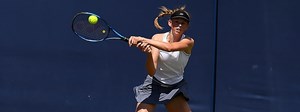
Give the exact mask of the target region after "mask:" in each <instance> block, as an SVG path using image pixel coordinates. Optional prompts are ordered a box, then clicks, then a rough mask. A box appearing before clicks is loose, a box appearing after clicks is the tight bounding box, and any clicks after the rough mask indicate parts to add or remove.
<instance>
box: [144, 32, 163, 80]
mask: <svg viewBox="0 0 300 112" xmlns="http://www.w3.org/2000/svg"><path fill="white" fill-rule="evenodd" d="M152 40H155V41H159V40H160V39H159V38H158V37H154V36H153V37H152ZM150 47H151V52H150V53H147V60H146V69H147V71H148V74H149V75H150V76H153V75H154V74H155V72H156V68H157V60H158V56H159V49H157V48H156V47H154V46H150Z"/></svg>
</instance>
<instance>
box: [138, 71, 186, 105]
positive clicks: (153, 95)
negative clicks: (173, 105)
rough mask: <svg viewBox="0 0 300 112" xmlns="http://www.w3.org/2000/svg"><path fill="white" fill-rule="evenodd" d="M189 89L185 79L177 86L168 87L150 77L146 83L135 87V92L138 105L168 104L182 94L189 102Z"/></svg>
mask: <svg viewBox="0 0 300 112" xmlns="http://www.w3.org/2000/svg"><path fill="white" fill-rule="evenodd" d="M187 88H188V87H187V82H186V81H185V80H184V79H182V80H181V81H180V82H178V83H176V84H173V85H167V84H163V83H161V82H160V81H159V80H157V79H156V78H155V77H151V76H149V75H148V76H147V78H146V80H145V81H144V83H143V84H141V85H139V86H136V87H134V88H133V91H134V93H135V99H136V101H137V102H138V103H147V104H166V103H168V102H169V101H170V100H171V99H172V98H174V97H176V96H177V95H181V94H182V95H183V96H184V98H185V99H186V100H187V101H188V100H189V97H188V93H187Z"/></svg>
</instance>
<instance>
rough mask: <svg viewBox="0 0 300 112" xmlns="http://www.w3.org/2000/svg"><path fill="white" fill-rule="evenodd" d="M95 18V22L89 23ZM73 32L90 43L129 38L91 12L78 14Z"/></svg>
mask: <svg viewBox="0 0 300 112" xmlns="http://www.w3.org/2000/svg"><path fill="white" fill-rule="evenodd" d="M91 16H93V20H94V21H92V22H91V21H89V19H90V17H91ZM72 30H73V32H74V33H75V34H76V35H77V36H79V37H80V38H82V39H83V40H86V41H89V42H101V41H104V40H123V41H125V42H128V38H127V37H125V36H123V35H121V34H120V33H118V32H117V31H116V30H115V29H113V28H112V27H111V26H110V25H109V24H108V23H107V22H106V21H105V20H104V19H103V18H101V17H100V16H98V15H96V14H93V13H90V12H80V13H77V14H76V15H75V16H74V18H73V21H72Z"/></svg>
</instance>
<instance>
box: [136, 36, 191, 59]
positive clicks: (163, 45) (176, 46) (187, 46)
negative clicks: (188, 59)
mask: <svg viewBox="0 0 300 112" xmlns="http://www.w3.org/2000/svg"><path fill="white" fill-rule="evenodd" d="M159 35H160V34H156V35H154V38H155V37H158V36H159ZM138 40H139V41H141V42H145V43H148V44H150V45H152V46H154V47H156V48H158V49H161V50H164V51H169V52H170V51H185V52H186V53H189V54H190V53H191V50H192V47H193V46H194V40H193V39H192V38H190V37H187V38H184V39H182V40H180V41H179V42H172V43H167V42H162V41H158V40H154V39H147V38H139V39H138Z"/></svg>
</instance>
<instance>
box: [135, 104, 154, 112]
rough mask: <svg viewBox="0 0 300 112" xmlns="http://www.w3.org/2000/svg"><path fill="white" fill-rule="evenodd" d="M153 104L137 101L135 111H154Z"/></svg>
mask: <svg viewBox="0 0 300 112" xmlns="http://www.w3.org/2000/svg"><path fill="white" fill-rule="evenodd" d="M154 109H155V105H154V104H145V103H138V104H137V106H136V112H154Z"/></svg>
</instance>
